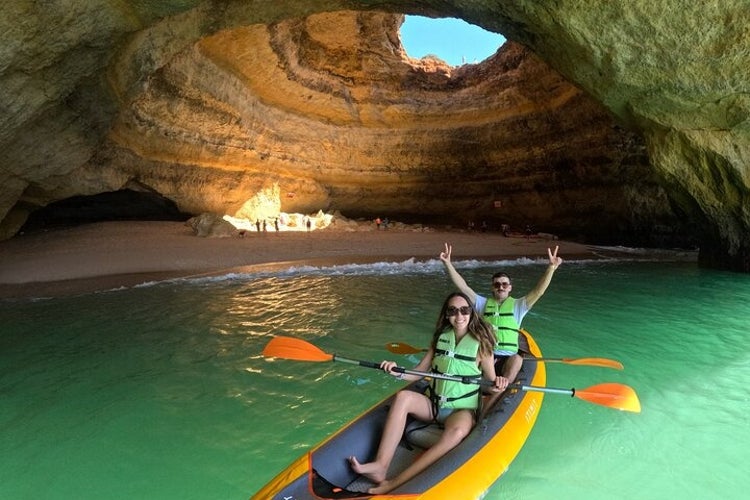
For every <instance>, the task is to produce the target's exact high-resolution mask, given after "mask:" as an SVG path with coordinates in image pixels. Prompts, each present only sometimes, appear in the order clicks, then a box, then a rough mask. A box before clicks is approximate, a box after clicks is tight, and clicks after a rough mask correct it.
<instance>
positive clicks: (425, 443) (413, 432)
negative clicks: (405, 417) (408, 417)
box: [404, 420, 443, 450]
mask: <svg viewBox="0 0 750 500" xmlns="http://www.w3.org/2000/svg"><path fill="white" fill-rule="evenodd" d="M442 434H443V426H442V425H441V424H438V423H434V422H432V423H426V422H421V421H419V420H412V421H411V422H410V423H409V424H407V426H406V429H405V430H404V441H406V443H408V444H409V445H410V446H412V447H414V448H421V449H423V450H426V449H427V448H429V447H431V446H432V445H434V444H435V443H437V442H438V440H439V439H440V436H441V435H442Z"/></svg>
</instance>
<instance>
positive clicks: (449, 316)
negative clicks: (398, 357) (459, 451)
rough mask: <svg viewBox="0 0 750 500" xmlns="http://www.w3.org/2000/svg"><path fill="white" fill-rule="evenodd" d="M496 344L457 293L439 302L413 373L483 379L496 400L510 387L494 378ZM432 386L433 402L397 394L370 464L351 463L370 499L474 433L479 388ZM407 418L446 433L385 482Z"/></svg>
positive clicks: (434, 382)
mask: <svg viewBox="0 0 750 500" xmlns="http://www.w3.org/2000/svg"><path fill="white" fill-rule="evenodd" d="M494 344H495V335H494V333H493V330H492V327H491V326H490V325H489V324H488V323H487V322H485V321H484V320H482V318H481V316H479V314H477V312H476V311H475V310H474V308H472V306H471V302H469V297H467V296H466V295H464V294H463V293H461V292H454V293H451V294H450V295H448V297H447V298H446V299H445V301H444V302H443V306H442V308H441V309H440V315H439V316H438V319H437V324H436V326H435V331H434V332H433V334H432V342H431V343H430V348H429V349H428V350H427V352H426V353H425V355H424V356H423V357H422V360H421V361H420V362H419V363H418V364H417V366H416V367H415V368H414V369H415V370H416V371H422V372H424V371H431V370H433V369H436V370H438V371H439V372H440V373H460V374H461V375H466V376H472V377H473V376H476V377H479V376H483V377H484V378H485V379H487V380H490V381H494V385H493V386H492V389H491V390H492V392H494V393H497V394H499V393H501V392H502V391H503V390H505V388H506V387H507V386H508V381H507V380H505V379H502V378H500V377H497V376H496V375H495V368H494V360H493V357H492V349H493V346H494ZM380 367H381V368H382V369H383V371H385V372H386V373H390V374H391V375H394V376H397V377H398V378H401V379H405V380H409V381H413V380H419V379H420V378H421V377H419V376H418V375H404V374H399V373H396V372H392V371H391V370H392V369H393V368H394V367H396V363H395V362H393V361H383V362H382V363H380ZM431 384H432V390H433V394H435V396H434V399H431V398H430V397H429V396H427V395H425V394H422V393H420V392H416V391H412V390H403V391H400V392H398V393H397V394H396V397H395V398H394V400H393V404H392V405H391V408H390V410H389V411H388V418H387V420H386V422H385V428H384V429H383V435H382V437H381V438H380V445H379V446H378V452H377V454H376V455H375V460H374V461H372V462H367V463H359V461H358V460H357V457H354V456H351V457H349V464H350V465H351V468H352V470H354V472H356V473H358V474H362V475H363V476H365V477H366V478H368V479H369V480H370V481H372V482H374V483H375V484H376V486H375V487H373V488H370V490H369V491H368V493H370V494H383V493H388V492H389V491H391V490H393V489H394V488H397V487H398V486H400V485H402V484H403V483H405V482H406V481H408V480H409V479H411V478H412V477H414V476H415V475H417V474H419V473H420V472H422V471H423V470H424V469H426V468H427V467H428V466H430V465H431V464H433V463H434V462H435V461H436V460H438V459H439V458H440V457H442V456H443V455H445V454H446V453H448V452H449V451H450V450H452V449H453V448H454V447H455V446H456V445H458V444H459V443H460V442H461V441H462V440H463V439H464V438H465V437H466V436H467V435H468V434H469V432H471V429H472V428H473V427H474V424H475V423H476V420H477V411H478V409H479V404H480V401H481V391H480V389H479V386H478V385H473V384H464V383H462V382H454V381H449V380H437V379H432V382H431ZM441 396H442V398H441ZM443 399H447V401H443ZM410 415H411V416H412V417H413V418H416V419H418V420H421V421H423V422H440V423H442V424H443V425H444V427H445V430H444V431H443V433H442V434H441V436H440V439H439V440H438V442H437V443H435V444H434V445H433V446H431V447H430V448H428V449H427V451H425V452H424V453H423V454H421V455H420V456H419V457H418V458H417V459H416V460H415V461H414V462H413V463H412V464H411V465H409V466H408V467H407V468H406V469H404V470H403V471H402V472H401V473H400V474H398V475H397V476H396V477H393V478H391V479H388V478H387V477H386V476H387V473H388V467H389V466H390V464H391V460H392V459H393V455H394V454H395V452H396V447H397V446H398V443H399V441H400V440H401V436H402V435H403V433H404V428H405V426H406V420H407V417H408V416H410Z"/></svg>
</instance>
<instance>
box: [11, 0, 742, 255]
mask: <svg viewBox="0 0 750 500" xmlns="http://www.w3.org/2000/svg"><path fill="white" fill-rule="evenodd" d="M678 4H679V5H678ZM344 8H358V9H361V8H373V9H377V8H386V9H393V8H394V6H393V4H392V3H388V2H378V1H370V2H325V1H319V2H301V3H298V2H289V3H287V2H265V1H264V2H261V1H255V2H254V1H234V2H233V1H227V2H222V3H221V5H220V6H219V5H217V3H215V2H206V3H203V2H197V1H194V2H191V1H188V0H183V1H179V2H178V1H174V2H110V1H100V2H80V3H76V2H62V1H50V2H34V1H19V2H12V3H9V4H8V5H3V7H2V8H1V9H2V11H3V12H2V13H3V16H0V28H1V29H0V83H1V84H2V85H0V106H1V107H0V110H1V113H2V114H0V125H2V127H0V181H1V182H0V218H2V223H0V230H1V232H2V233H3V234H4V236H5V237H7V236H10V235H12V234H13V233H14V232H15V231H16V230H17V229H18V227H20V225H21V224H22V223H23V220H25V218H26V215H27V214H28V213H29V211H31V210H34V209H35V208H37V207H40V206H44V205H46V204H48V203H51V202H53V201H57V200H59V199H62V198H66V197H69V196H74V195H81V194H84V195H85V194H96V193H100V192H103V191H111V190H117V189H121V188H123V187H128V188H131V189H133V188H141V189H143V190H146V191H156V192H157V193H160V194H163V195H165V196H167V197H168V198H170V199H171V200H173V201H174V202H175V203H176V204H177V206H178V207H179V209H180V210H183V211H185V212H192V213H198V212H203V211H221V212H226V213H230V214H231V213H233V212H236V211H237V210H240V208H241V207H243V205H245V206H247V205H246V203H247V202H248V200H251V199H253V197H256V196H257V195H258V193H261V192H276V190H277V189H278V192H279V194H280V200H279V203H280V205H281V208H282V209H283V210H288V211H313V210H318V209H320V208H322V209H338V210H341V211H342V212H343V213H345V214H346V215H350V216H358V215H362V216H375V215H391V216H398V217H401V218H412V219H422V220H423V221H425V222H431V221H443V222H451V223H461V224H463V223H465V221H466V220H468V219H477V220H479V219H485V218H487V219H489V220H492V221H495V222H498V223H499V222H505V223H510V224H516V225H520V224H525V223H531V224H533V225H534V226H535V227H537V228H538V229H540V230H546V231H549V232H556V233H559V234H561V235H564V236H568V237H580V238H587V239H589V240H598V241H603V242H604V241H606V242H620V243H623V244H629V243H630V244H632V243H648V242H652V243H666V244H668V243H670V242H680V241H682V242H685V241H688V242H689V241H691V240H692V241H696V240H697V241H700V244H701V254H702V258H703V259H704V260H705V261H706V262H710V263H711V264H712V265H718V266H725V267H732V268H735V269H748V267H750V266H749V264H748V255H749V253H748V248H749V244H748V239H749V238H750V236H748V234H750V231H748V228H749V227H750V215H749V214H748V209H747V206H748V204H747V198H748V196H747V195H748V183H749V180H748V172H747V155H748V148H747V141H748V125H747V116H748V114H747V108H748V99H747V97H746V96H747V95H750V94H749V93H748V92H747V90H748V89H747V86H748V84H747V77H746V76H745V73H746V72H745V70H744V68H746V67H747V66H748V65H747V63H748V60H747V59H748V54H749V53H750V51H748V43H749V42H748V37H747V36H746V35H747V33H746V30H747V26H748V25H750V23H748V22H747V21H748V14H747V10H746V9H744V8H743V7H742V4H741V3H739V2H732V1H728V2H721V3H717V2H709V3H708V4H705V3H698V4H686V5H683V3H682V2H674V1H657V2H653V1H651V2H645V1H639V0H634V1H633V2H627V3H622V2H606V1H592V2H586V3H580V2H573V1H565V2H556V3H554V4H553V5H552V4H549V3H547V2H533V1H517V2H502V3H497V2H489V1H487V2H462V1H453V2H444V1H441V2H429V1H427V2H424V1H420V2H408V1H405V2H402V3H399V7H398V8H399V10H400V11H401V12H410V13H423V14H431V15H450V16H458V17H462V18H464V19H466V20H468V21H470V22H473V23H475V24H479V25H481V26H484V27H485V28H488V29H491V30H494V31H498V32H501V33H503V34H504V35H506V37H507V38H509V39H510V40H514V41H516V42H520V43H521V44H523V46H525V47H526V48H523V46H521V45H515V44H508V45H507V46H506V47H504V48H503V50H501V51H500V53H498V54H497V55H496V56H494V57H493V58H492V59H491V60H489V61H487V62H485V63H483V64H480V65H478V66H464V67H461V68H458V69H456V68H448V67H445V66H443V65H441V64H439V62H435V61H420V62H417V61H410V60H408V58H406V56H405V54H403V50H402V48H401V46H400V43H399V40H398V26H399V24H400V17H398V16H390V15H385V14H382V13H366V12H363V13H360V14H354V13H345V12H344V13H342V12H336V13H331V14H321V15H314V16H311V17H308V16H310V15H311V14H314V13H315V12H322V11H324V10H330V9H332V10H336V11H339V10H341V9H344ZM50 26H55V29H54V30H50V29H48V28H49V27H50ZM542 61H544V62H542ZM550 68H554V70H552V69H550ZM558 72H559V73H558ZM560 75H564V77H563V76H560ZM569 82H573V83H574V84H575V85H573V84H572V83H569ZM581 89H583V90H581ZM597 102H598V103H599V104H597Z"/></svg>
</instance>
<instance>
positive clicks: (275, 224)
mask: <svg viewBox="0 0 750 500" xmlns="http://www.w3.org/2000/svg"><path fill="white" fill-rule="evenodd" d="M273 228H274V229H275V230H276V232H277V233H278V232H279V218H278V217H277V218H275V219H274V220H273Z"/></svg>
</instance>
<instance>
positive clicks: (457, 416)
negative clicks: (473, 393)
mask: <svg viewBox="0 0 750 500" xmlns="http://www.w3.org/2000/svg"><path fill="white" fill-rule="evenodd" d="M473 426H474V413H473V412H471V411H469V410H457V411H455V412H453V413H452V414H451V415H450V416H449V417H448V419H447V420H446V421H445V430H444V431H443V434H442V435H441V436H440V439H439V440H438V442H437V443H435V444H434V445H432V446H431V447H430V448H428V449H427V451H425V452H424V453H423V454H422V455H420V456H419V457H418V458H417V459H416V460H415V461H414V462H413V463H412V464H411V465H410V466H409V467H407V468H406V469H404V470H403V471H402V472H401V474H399V475H397V476H396V477H394V478H393V479H387V480H384V481H382V482H381V483H380V484H378V486H376V487H375V488H370V489H369V490H368V493H372V494H374V495H375V494H379V495H382V494H383V493H388V492H389V491H391V490H393V489H394V488H397V487H399V486H401V485H402V484H404V483H405V482H406V481H408V480H409V479H411V478H413V477H414V476H416V475H417V474H419V473H420V472H422V471H423V470H425V469H426V468H427V467H429V466H430V465H432V464H433V463H434V462H435V461H437V460H438V459H439V458H440V457H442V456H443V455H445V454H446V453H448V452H449V451H450V450H452V449H453V448H455V447H456V445H458V443H460V442H461V441H463V439H464V438H465V437H466V436H467V435H468V434H469V432H471V429H472V427H473Z"/></svg>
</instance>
